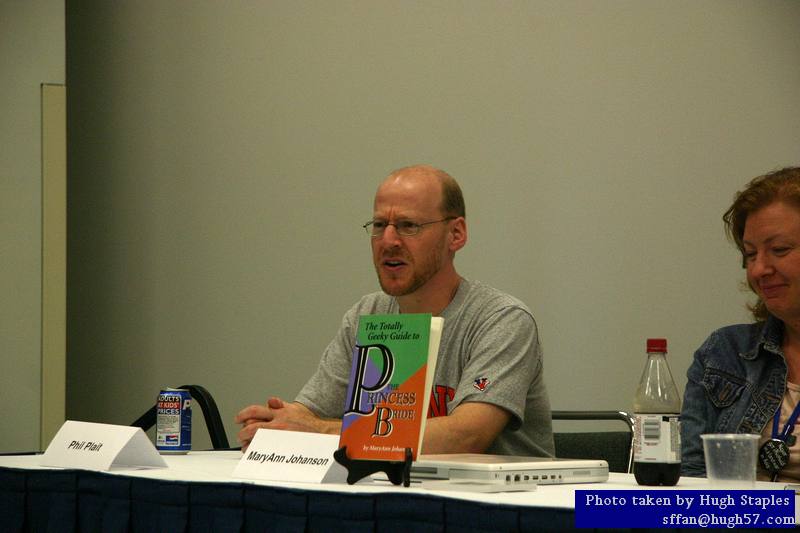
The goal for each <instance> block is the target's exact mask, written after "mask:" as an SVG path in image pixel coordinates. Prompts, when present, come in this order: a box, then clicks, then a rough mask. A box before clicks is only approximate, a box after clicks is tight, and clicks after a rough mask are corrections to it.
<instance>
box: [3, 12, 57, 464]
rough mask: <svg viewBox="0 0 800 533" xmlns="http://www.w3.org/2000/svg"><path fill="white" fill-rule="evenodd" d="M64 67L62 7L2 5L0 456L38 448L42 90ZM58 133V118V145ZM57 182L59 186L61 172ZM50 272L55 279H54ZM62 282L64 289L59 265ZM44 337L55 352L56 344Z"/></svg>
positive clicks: (40, 336) (40, 368) (39, 413)
mask: <svg viewBox="0 0 800 533" xmlns="http://www.w3.org/2000/svg"><path fill="white" fill-rule="evenodd" d="M65 63H66V59H65V39H64V2H63V1H53V0H32V1H26V2H15V1H4V0H0V73H2V75H0V117H2V118H1V119H0V147H2V148H0V405H3V414H2V416H0V452H9V451H28V450H38V449H40V448H41V442H40V437H41V427H40V426H41V416H42V393H43V388H42V370H43V367H42V335H43V334H46V332H44V331H43V316H42V303H43V300H42V294H43V286H42V250H43V240H42V217H43V211H42V134H43V132H42V88H41V85H42V84H43V83H54V84H63V83H64V80H65V72H64V71H65ZM63 129H64V126H63V119H62V121H61V130H62V134H61V137H62V145H63ZM62 152H63V146H62ZM62 161H63V156H62ZM63 168H64V165H63V162H62V164H61V169H62V170H63ZM55 174H58V172H57V171H56V172H55ZM55 174H53V173H51V176H54V177H57V176H55ZM60 179H61V185H62V186H63V179H64V178H63V172H61V178H60ZM63 206H64V199H63V195H62V200H61V209H63ZM61 229H62V230H63V222H62V223H61ZM57 246H61V247H62V248H63V247H64V246H65V245H64V240H63V238H62V239H61V240H60V244H57ZM62 262H63V261H62ZM53 274H54V278H53V279H55V278H57V277H58V276H59V273H58V272H53ZM60 277H61V280H62V281H61V282H60V283H61V289H62V290H63V283H64V282H63V278H64V269H63V266H62V268H61V272H60ZM51 301H52V300H51ZM54 304H55V305H54V306H51V307H49V309H51V310H53V312H54V313H55V314H60V317H61V318H60V320H61V322H62V324H63V315H64V299H63V297H62V298H61V299H60V304H59V303H58V302H54ZM59 305H60V311H59ZM51 316H53V315H51ZM49 338H50V339H51V341H52V342H53V344H52V345H51V346H53V347H54V349H55V351H57V350H58V349H59V348H58V342H59V341H58V339H55V338H54V337H49ZM63 352H64V335H63V333H62V334H61V339H60V356H59V358H58V361H57V364H58V365H60V366H61V367H62V368H63V365H64V355H63ZM51 353H52V352H51ZM50 377H51V378H52V379H54V380H55V381H54V382H53V384H54V385H53V387H54V388H51V389H50V390H51V392H54V394H55V395H56V396H55V397H51V399H50V401H51V402H53V401H54V402H55V403H56V404H59V405H60V410H61V417H62V420H63V408H64V386H63V385H64V383H63V382H64V372H63V370H62V371H61V372H60V382H59V376H58V375H56V374H52V373H51V374H50ZM58 391H60V398H59V397H58ZM51 405H52V404H51ZM57 409H58V408H57ZM51 413H52V411H51ZM56 416H57V414H56ZM55 423H56V424H57V422H55ZM48 427H49V426H48ZM46 431H49V429H48V430H46Z"/></svg>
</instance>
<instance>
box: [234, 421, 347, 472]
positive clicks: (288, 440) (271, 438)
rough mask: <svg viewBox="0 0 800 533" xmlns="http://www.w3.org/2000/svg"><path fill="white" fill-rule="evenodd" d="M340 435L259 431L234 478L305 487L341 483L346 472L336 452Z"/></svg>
mask: <svg viewBox="0 0 800 533" xmlns="http://www.w3.org/2000/svg"><path fill="white" fill-rule="evenodd" d="M338 447H339V435H323V434H321V433H302V432H299V431H279V430H275V429H259V430H258V431H256V435H255V437H253V440H252V441H251V442H250V446H249V447H248V448H247V451H245V452H243V453H242V458H241V460H240V461H239V464H237V465H236V468H235V469H234V471H233V477H239V478H247V479H264V480H270V481H300V482H306V483H322V482H323V481H324V482H326V483H327V482H331V483H333V482H342V481H344V480H345V478H346V477H347V470H345V468H344V467H343V466H342V465H340V464H339V463H337V462H336V459H334V458H333V452H335V451H336V449H337V448H338Z"/></svg>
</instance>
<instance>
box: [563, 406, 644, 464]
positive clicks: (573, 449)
mask: <svg viewBox="0 0 800 533" xmlns="http://www.w3.org/2000/svg"><path fill="white" fill-rule="evenodd" d="M553 420H582V421H590V420H591V421H596V420H619V421H621V422H624V423H625V425H626V426H627V431H590V432H575V433H573V432H556V433H553V439H554V441H555V446H556V457H564V458H570V459H604V460H605V461H606V462H608V469H609V471H611V472H623V473H630V472H632V471H633V424H634V419H633V417H632V416H631V415H629V414H628V413H626V412H624V411H553Z"/></svg>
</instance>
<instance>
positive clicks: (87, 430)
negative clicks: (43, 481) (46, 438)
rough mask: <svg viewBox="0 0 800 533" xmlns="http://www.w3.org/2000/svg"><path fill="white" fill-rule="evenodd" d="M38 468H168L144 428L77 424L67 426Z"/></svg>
mask: <svg viewBox="0 0 800 533" xmlns="http://www.w3.org/2000/svg"><path fill="white" fill-rule="evenodd" d="M39 464H40V465H41V466H57V467H59V468H80V469H85V470H111V469H112V468H166V466H167V463H166V462H164V459H163V458H162V457H161V456H160V455H159V454H158V452H157V451H156V449H155V447H154V446H153V443H152V442H150V439H148V438H147V435H145V433H144V431H142V428H136V427H130V426H115V425H112V424H96V423H94V422H76V421H74V420H67V421H66V422H64V425H63V426H61V429H59V430H58V433H56V436H55V437H53V440H52V441H50V445H49V446H48V447H47V450H45V452H44V455H42V460H41V462H40V463H39Z"/></svg>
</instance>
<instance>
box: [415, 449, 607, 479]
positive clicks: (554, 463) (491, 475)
mask: <svg viewBox="0 0 800 533" xmlns="http://www.w3.org/2000/svg"><path fill="white" fill-rule="evenodd" d="M411 475H412V477H417V478H429V479H485V480H509V479H510V480H514V479H515V478H517V477H518V478H519V479H522V480H526V477H527V479H534V480H535V481H537V482H539V483H543V484H544V483H546V484H558V483H596V482H603V481H606V480H608V463H607V462H606V461H604V460H602V459H554V458H552V457H524V456H512V455H491V454H480V453H454V454H428V455H419V456H418V458H417V460H416V461H414V463H413V464H412V465H411Z"/></svg>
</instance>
